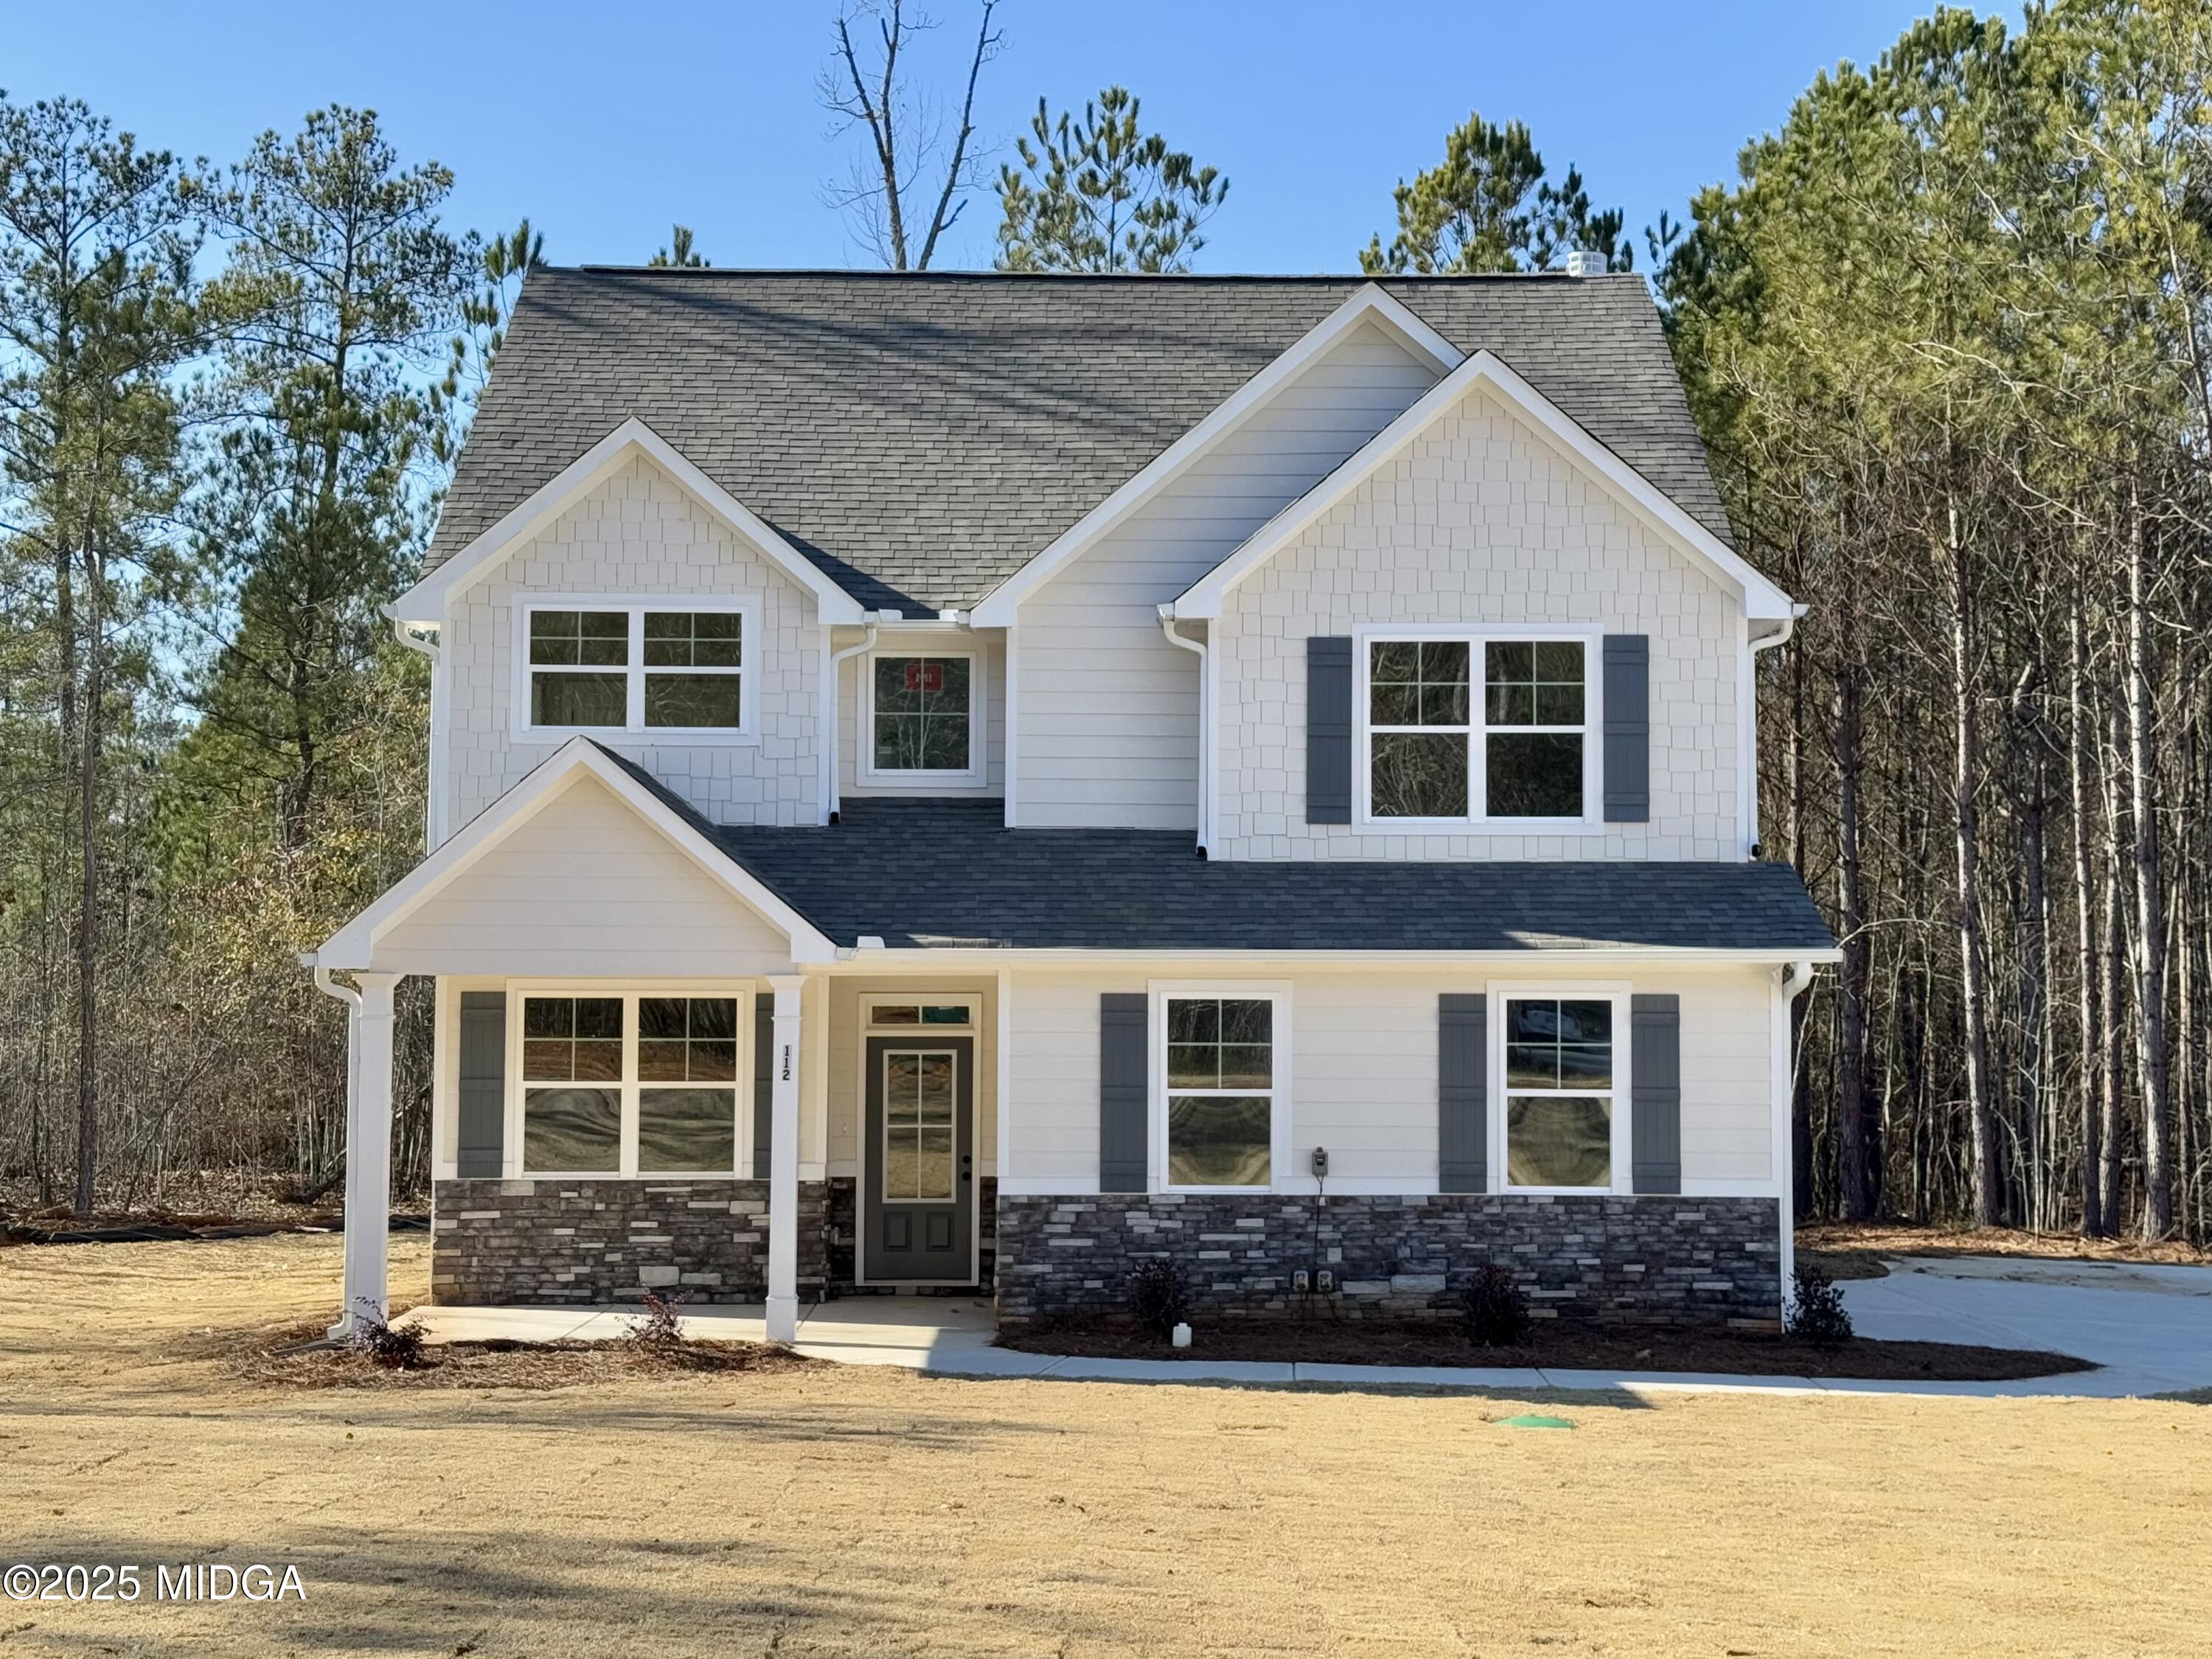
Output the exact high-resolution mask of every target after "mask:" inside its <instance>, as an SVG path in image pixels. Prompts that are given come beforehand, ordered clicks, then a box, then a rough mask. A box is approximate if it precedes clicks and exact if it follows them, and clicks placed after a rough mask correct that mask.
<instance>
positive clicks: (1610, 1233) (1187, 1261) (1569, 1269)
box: [997, 1193, 1782, 1327]
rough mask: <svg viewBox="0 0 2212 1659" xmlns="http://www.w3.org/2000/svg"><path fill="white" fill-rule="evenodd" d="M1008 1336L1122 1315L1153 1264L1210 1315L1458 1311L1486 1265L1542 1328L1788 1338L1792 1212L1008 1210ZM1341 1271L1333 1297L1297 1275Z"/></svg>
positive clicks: (1659, 1206)
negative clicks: (1179, 1271) (1137, 1276)
mask: <svg viewBox="0 0 2212 1659" xmlns="http://www.w3.org/2000/svg"><path fill="white" fill-rule="evenodd" d="M998 1212H999V1229H998V1260H997V1280H998V1309H999V1322H1000V1324H1001V1325H1002V1326H1018V1325H1021V1324H1024V1323H1027V1322H1031V1321H1035V1320H1040V1319H1055V1318H1065V1317H1069V1316H1080V1315H1085V1314H1097V1313H1121V1312H1125V1311H1127V1306H1128V1279H1129V1274H1130V1273H1131V1272H1132V1271H1133V1270H1134V1268H1135V1267H1136V1266H1137V1264H1138V1263H1139V1262H1140V1261H1146V1260H1150V1259H1152V1258H1156V1257H1166V1258H1167V1259H1169V1260H1171V1261H1176V1262H1179V1263H1181V1264H1182V1267H1183V1269H1184V1272H1185V1273H1186V1274H1187V1275H1188V1279H1189V1281H1190V1285H1191V1290H1192V1293H1193V1297H1194V1301H1195V1303H1196V1304H1197V1308H1198V1310H1199V1311H1200V1312H1201V1313H1204V1314H1209V1315H1215V1316H1229V1317H1250V1318H1267V1317H1271V1316H1273V1317H1283V1316H1289V1315H1290V1314H1291V1313H1292V1312H1293V1311H1301V1310H1305V1309H1307V1308H1309V1307H1312V1306H1323V1307H1327V1308H1328V1309H1329V1310H1331V1311H1332V1312H1333V1313H1334V1314H1335V1315H1336V1316H1340V1317H1348V1318H1360V1317H1370V1318H1371V1317H1393V1318H1404V1317H1408V1316H1413V1317H1437V1316H1456V1315H1457V1313H1458V1312H1459V1308H1460V1297H1461V1295H1462V1292H1463V1291H1464V1290H1465V1288H1466V1285H1467V1282H1468V1278H1469V1277H1470V1276H1471V1275H1472V1274H1473V1273H1474V1271H1475V1269H1477V1268H1478V1267H1482V1266H1484V1265H1485V1264H1486V1263H1488V1262H1492V1261H1495V1262H1500V1263H1503V1264H1504V1265H1505V1266H1506V1267H1510V1268H1511V1269H1512V1271H1513V1273H1514V1276H1515V1278H1516V1279H1518V1280H1519V1282H1520V1283H1521V1285H1522V1289H1523V1290H1524V1291H1526V1292H1527V1294H1528V1301H1529V1304H1530V1308H1531V1310H1532V1311H1533V1312H1534V1313H1535V1314H1537V1315H1538V1316H1540V1317H1541V1316H1552V1317H1566V1318H1581V1319H1590V1320H1601V1321H1620V1322H1650V1323H1667V1324H1698V1323H1706V1324H1717V1323H1723V1322H1727V1323H1735V1324H1742V1325H1758V1326H1765V1327H1771V1326H1773V1325H1775V1324H1777V1323H1778V1322H1779V1320H1780V1317H1781V1312H1782V1308H1781V1282H1780V1273H1781V1266H1780V1261H1781V1212H1780V1209H1779V1206H1778V1204H1777V1202H1776V1200H1773V1199H1771V1198H1676V1197H1658V1196H1644V1197H1635V1198H1626V1197H1612V1196H1592V1197H1588V1198H1581V1197H1541V1196H1537V1195H1534V1194H1529V1195H1525V1196H1524V1195H1517V1194H1515V1195H1508V1194H1437V1195H1433V1196H1412V1197H1402V1198H1401V1197H1384V1198H1376V1197H1367V1196H1364V1195H1352V1196H1346V1197H1331V1198H1328V1199H1325V1200H1316V1199H1314V1198H1311V1197H1293V1196H1289V1195H1285V1194H1268V1195H1265V1196H1249V1197H1248V1196H1246V1195H1244V1194H1139V1193H1132V1194H1126V1195H1123V1194H1098V1195H1096V1196H1084V1197H1053V1198H1027V1197H1024V1198H1005V1199H1001V1200H1000V1203H999V1206H998ZM1301 1268H1304V1269H1306V1270H1307V1271H1309V1272H1314V1271H1318V1270H1321V1269H1327V1270H1328V1272H1329V1273H1332V1274H1333V1275H1334V1277H1335V1283H1336V1286H1337V1288H1336V1290H1335V1291H1334V1293H1333V1294H1331V1295H1328V1296H1311V1297H1309V1296H1306V1295H1302V1294H1298V1293H1295V1292H1293V1291H1292V1290H1291V1274H1292V1273H1294V1272H1296V1271H1297V1270H1299V1269H1301Z"/></svg>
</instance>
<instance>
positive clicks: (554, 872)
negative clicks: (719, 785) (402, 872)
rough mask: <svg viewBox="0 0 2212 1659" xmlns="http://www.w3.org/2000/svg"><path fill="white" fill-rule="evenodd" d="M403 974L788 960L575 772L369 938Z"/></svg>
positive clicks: (589, 971)
mask: <svg viewBox="0 0 2212 1659" xmlns="http://www.w3.org/2000/svg"><path fill="white" fill-rule="evenodd" d="M375 956H376V965H377V966H378V967H380V968H385V967H387V966H388V967H389V968H391V969H393V970H396V971H398V972H402V973H410V974H500V975H514V976H516V977H531V976H538V975H543V976H547V977H560V978H569V977H576V978H592V979H600V980H605V979H618V978H625V977H653V978H663V979H679V978H692V977H701V978H706V977H717V978H728V977H733V976H743V975H755V974H775V973H789V972H791V971H793V969H792V967H791V951H790V946H789V945H788V943H787V941H786V940H785V939H784V936H783V935H782V934H781V933H780V932H778V931H777V930H776V929H775V927H771V926H770V925H769V923H768V922H767V921H764V920H763V919H762V918H761V916H760V915H758V914H757V913H756V912H755V911H753V910H752V909H751V908H750V907H748V906H747V905H746V904H745V903H744V902H743V901H741V900H740V899H738V897H737V896H735V895H733V894H732V893H731V892H730V891H729V890H728V889H727V888H726V887H724V886H722V885H721V884H720V883H719V882H717V881H715V880H714V878H712V877H710V876H708V874H707V873H706V872H704V871H702V869H701V868H700V867H699V866H697V865H696V864H694V863H693V862H692V861H691V860H690V859H689V858H688V857H686V856H685V855H684V854H682V853H680V852H678V850H677V849H676V848H673V847H671V846H670V845H669V843H668V842H667V841H666V840H665V838H664V837H663V836H662V835H661V834H660V832H659V830H658V829H654V828H653V826H652V825H650V824H648V823H646V822H645V821H644V820H643V819H641V817H638V815H637V814H636V813H635V811H632V810H631V809H630V808H629V806H628V805H625V804H624V803H623V802H622V801H621V800H619V799H617V798H616V797H615V796H614V795H613V794H611V793H609V792H608V791H607V789H606V788H605V787H603V786H602V785H601V784H599V782H598V781H597V780H595V779H591V778H586V779H582V780H580V781H578V782H576V783H574V784H573V785H571V786H570V787H568V789H567V790H565V791H564V792H563V793H561V794H560V795H559V796H557V797H556V799H553V800H552V801H550V802H549V803H548V804H547V805H544V807H542V808H541V809H539V810H538V811H537V812H536V813H534V814H532V816H531V817H529V818H528V819H526V820H525V821H524V822H523V823H521V824H520V825H518V826H517V827H516V828H514V829H512V830H511V831H509V832H508V834H507V836H506V837H505V838H504V839H502V840H501V841H500V842H497V843H495V845H494V846H493V847H492V848H490V849H489V850H488V851H486V852H485V853H483V854H482V855H481V856H480V857H478V858H477V860H476V861H475V862H473V863H472V864H471V865H470V866H468V868H467V869H466V870H465V871H463V872H461V873H460V874H459V875H457V876H455V877H454V878H453V879H452V880H451V881H449V882H447V884H445V885H444V886H443V887H441V888H440V889H439V890H437V891H436V892H435V894H434V895H432V896H430V897H429V898H428V900H427V901H425V902H423V904H422V906H421V908H418V909H416V911H415V912H414V914H413V915H410V916H408V917H407V918H406V919H405V920H404V921H401V922H399V923H398V925H397V926H395V927H392V928H391V929H389V930H388V931H387V932H386V933H384V934H383V935H381V936H380V938H379V939H377V941H376V947H375Z"/></svg>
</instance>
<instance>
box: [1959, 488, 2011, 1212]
mask: <svg viewBox="0 0 2212 1659" xmlns="http://www.w3.org/2000/svg"><path fill="white" fill-rule="evenodd" d="M1950 543H1951V545H1950V554H1951V677H1952V697H1953V701H1952V718H1953V720H1954V725H1955V727H1956V735H1957V744H1956V747H1955V750H1954V770H1953V773H1952V779H1951V783H1952V797H1953V802H1954V807H1955V809H1956V810H1955V813H1954V825H1955V829H1956V835H1955V837H1954V842H1955V846H1956V849H1957V854H1958V865H1957V878H1958V895H1957V896H1958V903H1959V991H1960V1004H1961V1011H1962V1012H1963V1013H1964V1015H1965V1019H1966V1108H1967V1112H1968V1115H1969V1123H1970V1127H1971V1129H1972V1150H1973V1160H1974V1164H1973V1188H1974V1219H1975V1220H1976V1222H1978V1224H1979V1225H1982V1226H1984V1227H1994V1226H1996V1225H1997V1224H1998V1222H1999V1221H2000V1220H2001V1219H2002V1215H2003V1211H2002V1192H2001V1189H2000V1188H1999V1186H1998V1180H1999V1176H2000V1174H2001V1167H2000V1164H1999V1162H1998V1146H1997V1126H1996V1120H1995V1116H1994V1115H1993V1113H1992V1111H1991V1109H1990V1038H1989V982H1988V969H1987V966H1986V963H1987V957H1986V956H1985V954H1984V950H1985V946H1984V939H1983V931H1982V904H1981V896H1980V887H1981V860H1982V846H1981V833H1982V832H1981V809H1980V806H1979V805H1978V800H1977V794H1978V789H1979V787H1980V781H1981V767H1982V754H1981V720H1980V713H1979V708H1978V705H1977V703H1976V701H1975V694H1974V608H1973V607H1974V588H1973V578H1972V568H1971V565H1970V562H1969V558H1968V555H1967V553H1966V545H1965V542H1964V539H1963V538H1961V537H1960V533H1959V526H1958V517H1957V513H1956V510H1955V509H1954V512H1953V514H1952V520H1951V532H1950Z"/></svg>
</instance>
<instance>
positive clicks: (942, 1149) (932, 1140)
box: [883, 1049, 954, 1204]
mask: <svg viewBox="0 0 2212 1659" xmlns="http://www.w3.org/2000/svg"><path fill="white" fill-rule="evenodd" d="M883 1065H884V1201H885V1202H886V1203H905V1204H913V1203H937V1202H945V1201H949V1200H951V1197H952V1195H953V1177H954V1171H953V1167H952V1162H953V1152H952V1131H953V1075H952V1067H953V1057H952V1055H951V1054H950V1053H932V1052H927V1051H921V1050H913V1049H908V1050H898V1049H893V1050H890V1051H887V1052H886V1053H885V1054H884V1057H883Z"/></svg>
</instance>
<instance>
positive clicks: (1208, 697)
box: [1159, 605, 1213, 858]
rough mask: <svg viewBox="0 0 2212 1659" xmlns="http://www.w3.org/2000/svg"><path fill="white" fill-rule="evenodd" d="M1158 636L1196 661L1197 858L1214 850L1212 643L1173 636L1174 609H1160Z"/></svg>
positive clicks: (1207, 855)
mask: <svg viewBox="0 0 2212 1659" xmlns="http://www.w3.org/2000/svg"><path fill="white" fill-rule="evenodd" d="M1159 613H1160V632H1161V633H1163V634H1164V635H1167V637H1168V643H1169V644H1170V645H1179V646H1181V647H1182V648H1183V649H1184V650H1186V651H1188V652H1189V653H1192V654H1193V655H1194V656H1195V657H1196V658H1197V659H1198V855H1199V857H1200V858H1207V857H1210V856H1211V855H1212V850H1213V708H1212V703H1213V652H1212V642H1211V641H1205V640H1194V639H1188V638H1186V637H1184V636H1183V635H1181V634H1178V633H1176V614H1175V606H1174V605H1161V606H1160V607H1159Z"/></svg>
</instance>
